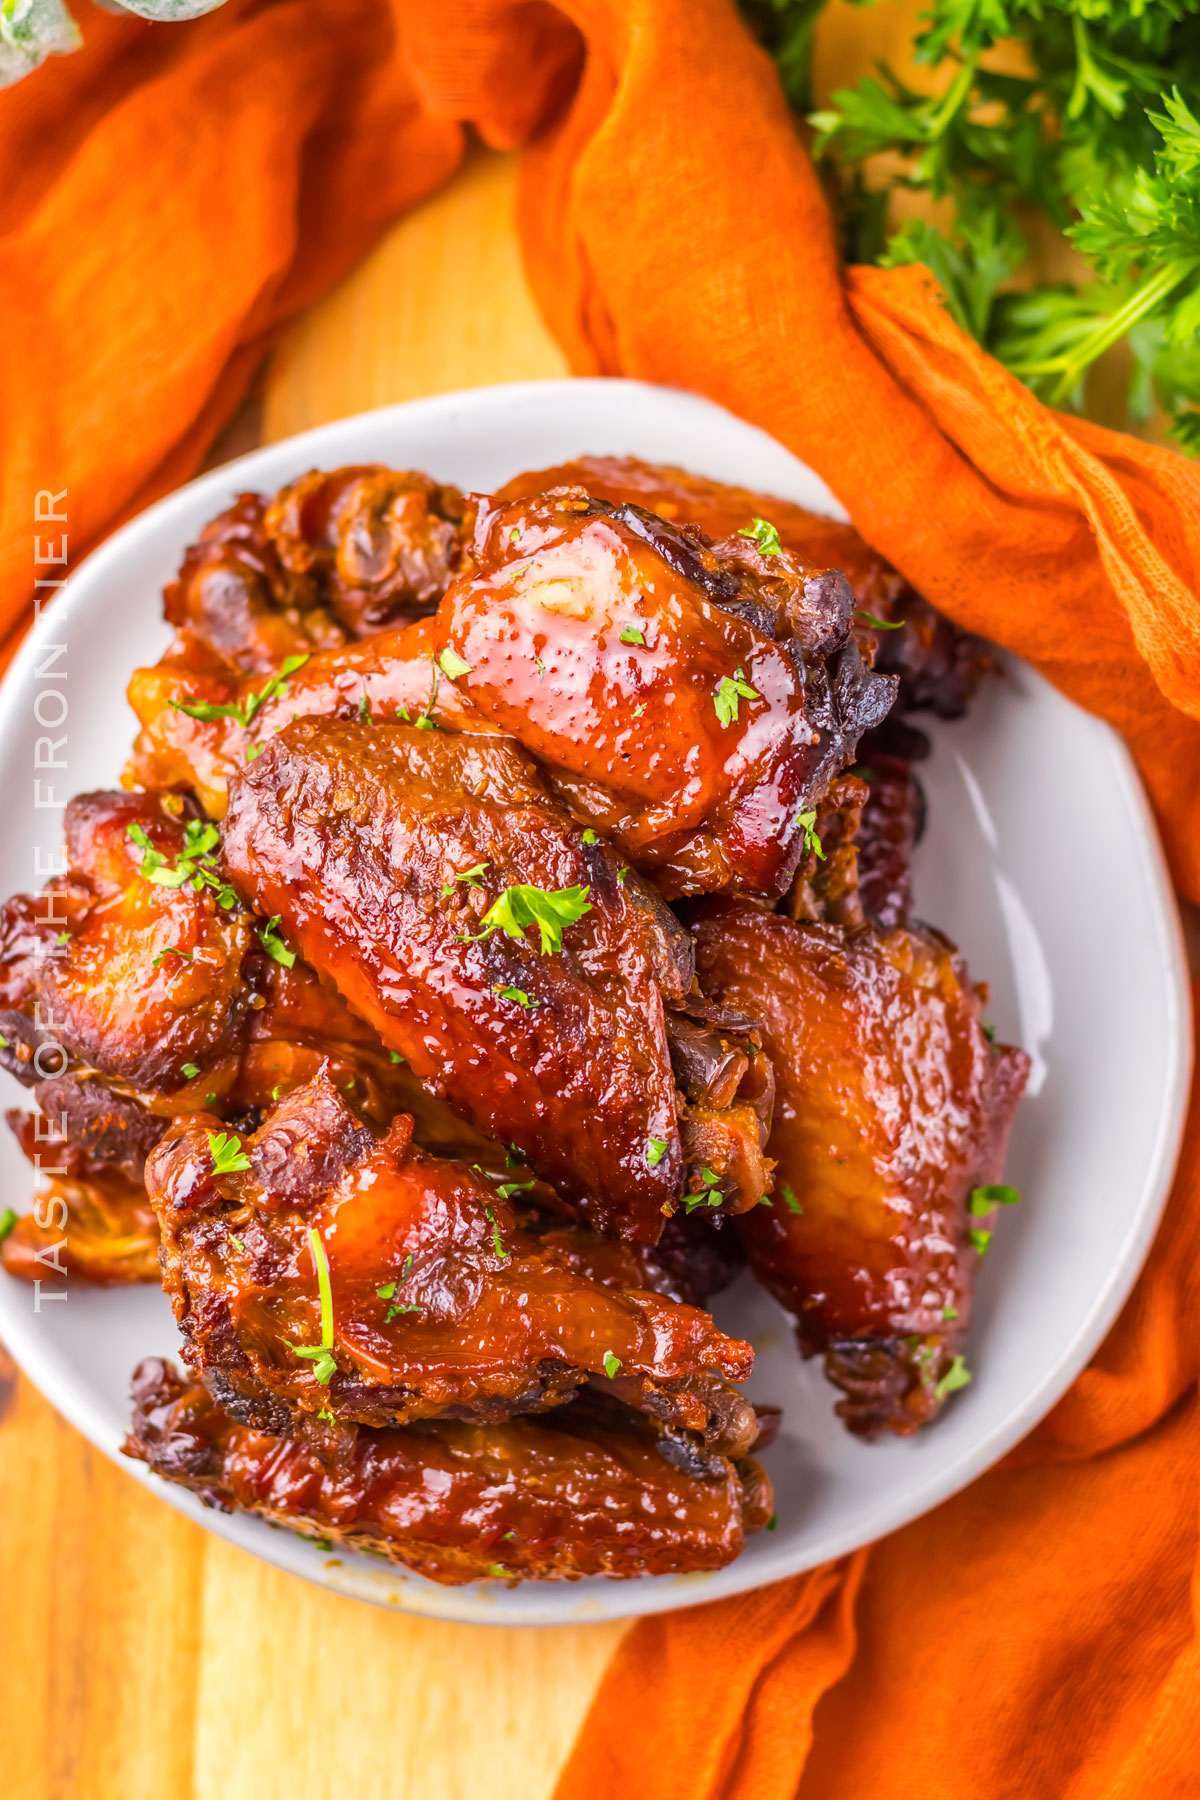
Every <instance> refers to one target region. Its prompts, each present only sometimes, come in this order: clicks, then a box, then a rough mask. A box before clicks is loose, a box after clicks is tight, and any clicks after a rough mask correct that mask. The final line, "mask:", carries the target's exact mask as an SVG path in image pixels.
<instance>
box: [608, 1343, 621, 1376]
mask: <svg viewBox="0 0 1200 1800" xmlns="http://www.w3.org/2000/svg"><path fill="white" fill-rule="evenodd" d="M620 1370H621V1359H620V1357H619V1356H614V1355H613V1353H612V1351H611V1350H606V1351H605V1352H604V1373H605V1374H606V1375H607V1376H608V1379H609V1380H610V1381H611V1380H612V1378H613V1376H614V1375H618V1374H619V1373H620Z"/></svg>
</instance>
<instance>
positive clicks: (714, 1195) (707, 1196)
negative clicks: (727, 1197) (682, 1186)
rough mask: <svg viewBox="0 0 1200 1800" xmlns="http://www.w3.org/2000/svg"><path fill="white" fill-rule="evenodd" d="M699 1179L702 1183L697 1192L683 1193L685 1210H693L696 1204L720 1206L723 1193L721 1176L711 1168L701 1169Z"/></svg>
mask: <svg viewBox="0 0 1200 1800" xmlns="http://www.w3.org/2000/svg"><path fill="white" fill-rule="evenodd" d="M700 1179H701V1181H702V1182H703V1183H704V1186H703V1187H702V1188H701V1190H700V1191H699V1193H695V1194H685V1195H684V1196H683V1205H684V1210H685V1211H686V1212H689V1213H691V1212H695V1210H696V1208H697V1207H698V1206H720V1204H721V1201H722V1200H723V1199H724V1195H723V1194H722V1192H721V1188H720V1181H721V1177H720V1176H719V1175H717V1174H716V1173H715V1172H714V1171H713V1170H712V1169H701V1171H700Z"/></svg>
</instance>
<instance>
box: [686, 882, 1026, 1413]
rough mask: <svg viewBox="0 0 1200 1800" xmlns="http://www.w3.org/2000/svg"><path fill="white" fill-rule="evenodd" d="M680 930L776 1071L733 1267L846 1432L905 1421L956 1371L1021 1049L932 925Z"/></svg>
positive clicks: (723, 917) (936, 1396)
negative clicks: (832, 1392) (759, 1187)
mask: <svg viewBox="0 0 1200 1800" xmlns="http://www.w3.org/2000/svg"><path fill="white" fill-rule="evenodd" d="M693 931H694V936H695V939H696V947H697V961H698V967H699V970H700V973H701V977H702V979H703V980H704V982H705V984H706V985H707V986H708V987H709V989H710V991H712V992H714V993H717V994H719V995H721V996H722V997H723V998H725V999H726V1000H728V1001H729V1002H730V1003H731V1004H734V1005H737V1006H739V1007H744V1008H746V1009H747V1010H752V1011H754V1012H755V1013H756V1014H757V1015H758V1017H759V1019H760V1020H761V1021H762V1025H763V1044H764V1047H765V1049H766V1051H767V1053H768V1055H769V1056H770V1057H771V1060H772V1062H773V1063H774V1066H775V1079H776V1083H777V1101H776V1112H775V1125H774V1128H773V1131H772V1135H771V1143H770V1149H771V1153H772V1155H773V1156H774V1157H775V1159H776V1162H777V1169H776V1179H775V1187H774V1192H773V1195H772V1202H771V1205H770V1206H769V1207H762V1208H757V1209H756V1210H755V1211H754V1212H753V1213H750V1214H747V1215H746V1217H745V1218H744V1219H743V1220H741V1221H739V1230H740V1232H741V1235H742V1238H743V1242H744V1244H745V1246H746V1249H747V1252H748V1254H749V1257H750V1263H751V1267H752V1268H753V1269H754V1271H755V1273H756V1274H757V1275H758V1276H759V1278H760V1279H761V1280H762V1281H763V1282H765V1284H766V1285H767V1286H768V1287H769V1288H770V1289H771V1291H772V1293H774V1295H775V1296H776V1298H777V1299H778V1300H779V1301H780V1302H781V1303H782V1304H783V1305H784V1306H786V1307H787V1308H788V1310H789V1311H791V1312H792V1313H794V1314H795V1315H796V1320H797V1334H798V1337H799V1341H800V1345H801V1348H802V1349H803V1351H804V1352H805V1354H808V1355H811V1354H813V1353H815V1352H823V1353H824V1355H825V1364H826V1369H827V1372H828V1374H829V1376H830V1378H831V1379H832V1380H833V1381H834V1382H835V1383H836V1384H837V1385H838V1386H839V1387H841V1388H842V1389H843V1390H844V1392H845V1394H846V1396H847V1397H846V1398H845V1399H844V1400H842V1401H841V1402H840V1403H839V1406H838V1411H839V1412H840V1413H841V1415H842V1417H843V1418H845V1420H846V1421H847V1423H848V1424H849V1426H850V1428H851V1429H852V1430H853V1431H855V1432H857V1433H859V1434H860V1435H863V1436H872V1435H874V1434H875V1433H876V1432H878V1431H880V1430H883V1429H887V1430H891V1431H894V1432H899V1433H904V1432H908V1431H912V1430H914V1429H915V1428H916V1427H917V1426H919V1425H921V1424H924V1423H925V1422H926V1421H928V1420H929V1419H931V1418H933V1417H934V1416H935V1415H936V1413H937V1412H938V1410H939V1408H940V1406H941V1403H942V1400H943V1399H944V1397H945V1395H946V1394H947V1393H948V1392H951V1391H953V1388H954V1386H956V1385H958V1384H960V1383H961V1381H962V1379H963V1369H962V1363H961V1359H960V1358H959V1356H958V1352H959V1348H960V1346H961V1343H962V1339H963V1334H964V1332H965V1329H966V1325H967V1318H968V1312H969V1308H970V1293H971V1280H972V1275H973V1272H974V1268H975V1265H976V1263H977V1261H978V1258H979V1255H980V1253H981V1252H982V1251H983V1250H984V1249H986V1246H987V1242H988V1239H989V1236H990V1230H989V1228H990V1226H991V1224H992V1222H993V1221H992V1216H991V1215H992V1213H993V1211H994V1209H995V1205H996V1200H997V1192H996V1184H998V1183H999V1179H1000V1175H1001V1171H1002V1168H1003V1161H1004V1152H1005V1147H1006V1144H1007V1140H1008V1133H1009V1128H1010V1125H1011V1123H1012V1117H1013V1112H1014V1110H1015V1107H1016V1104H1017V1101H1018V1099H1019V1098H1020V1095H1021V1090H1022V1088H1023V1087H1024V1084H1025V1079H1026V1075H1027V1073H1028V1067H1029V1063H1028V1058H1027V1057H1026V1056H1025V1054H1024V1052H1023V1051H1021V1050H1016V1049H1012V1048H1010V1047H1008V1046H1005V1045H994V1044H992V1043H991V1042H990V1041H989V1039H988V1037H987V1035H986V1034H985V1032H984V1029H983V1026H982V1023H981V1019H980V1013H981V1010H982V1008H981V999H980V996H979V994H978V992H977V991H976V990H975V989H973V988H972V987H970V986H969V984H968V982H967V978H966V973H965V970H964V969H963V966H962V964H961V962H960V961H959V960H958V958H957V957H956V956H955V954H954V952H953V949H952V947H951V946H950V945H949V944H948V943H947V942H946V941H945V939H943V938H941V937H939V936H938V935H937V934H936V933H933V932H928V931H916V930H910V931H906V930H895V931H883V930H879V929H877V928H874V927H868V928H866V929H864V930H862V931H859V932H847V931H845V930H842V929H839V928H838V927H835V926H830V925H796V924H793V923H792V922H791V921H790V920H788V919H786V918H783V917H780V916H779V915H776V914H768V913H765V912H762V911H759V910H757V909H755V908H753V907H751V906H747V905H743V904H738V903H733V902H726V901H706V902H704V903H702V904H701V905H700V906H699V907H698V908H697V910H696V916H695V919H694V921H693ZM1010 1193H1011V1190H1008V1189H1002V1190H1000V1195H999V1197H1000V1198H1002V1199H1007V1198H1008V1197H1009V1195H1010Z"/></svg>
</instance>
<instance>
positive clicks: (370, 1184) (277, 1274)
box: [146, 1075, 757, 1453]
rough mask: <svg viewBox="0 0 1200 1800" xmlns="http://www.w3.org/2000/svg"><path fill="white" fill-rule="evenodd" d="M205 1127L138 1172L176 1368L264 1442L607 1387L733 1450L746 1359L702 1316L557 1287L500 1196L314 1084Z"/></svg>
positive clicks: (507, 1196)
mask: <svg viewBox="0 0 1200 1800" xmlns="http://www.w3.org/2000/svg"><path fill="white" fill-rule="evenodd" d="M219 1124H220V1121H219V1120H217V1119H215V1118H205V1117H204V1116H203V1115H201V1116H199V1117H196V1118H192V1119H188V1120H180V1121H179V1122H178V1124H177V1125H176V1126H174V1127H173V1128H172V1130H171V1131H170V1132H169V1133H168V1134H167V1136H166V1137H165V1138H164V1139H163V1141H162V1143H161V1144H160V1145H159V1146H158V1148H157V1149H156V1150H155V1151H154V1153H153V1154H152V1156H151V1158H150V1161H149V1163H148V1165H147V1170H146V1186H147V1191H148V1193H149V1196H150V1200H151V1202H152V1204H153V1205H154V1208H155V1211H156V1212H157V1213H158V1217H159V1222H160V1226H161V1230H162V1244H163V1250H162V1264H163V1285H164V1287H165V1288H166V1291H167V1293H168V1294H169V1295H170V1297H171V1300H172V1304H173V1306H174V1308H175V1316H176V1318H177V1320H178V1321H179V1324H180V1327H181V1329H182V1332H183V1336H184V1341H185V1344H186V1346H187V1348H186V1351H185V1354H186V1356H187V1360H188V1361H189V1362H190V1363H191V1364H192V1366H193V1367H195V1368H197V1369H200V1370H203V1371H205V1372H206V1373H207V1374H208V1376H209V1381H210V1386H212V1387H213V1391H214V1392H215V1393H216V1394H217V1397H218V1398H219V1399H220V1400H221V1403H222V1404H223V1405H224V1406H225V1407H226V1409H227V1410H228V1411H230V1412H231V1413H232V1414H233V1415H234V1416H235V1417H237V1418H239V1419H241V1420H243V1422H246V1423H250V1424H254V1425H256V1426H258V1427H260V1428H261V1429H269V1430H272V1431H280V1430H282V1431H283V1432H285V1433H286V1432H287V1431H290V1430H293V1429H295V1428H296V1426H297V1424H300V1425H303V1424H307V1423H310V1422H311V1421H312V1420H313V1419H319V1420H324V1421H327V1422H328V1423H329V1424H331V1425H332V1424H334V1423H347V1422H353V1423H360V1424H367V1425H375V1426H383V1425H400V1424H407V1423H409V1422H410V1421H412V1420H415V1419H424V1418H436V1417H450V1418H474V1419H480V1420H493V1419H505V1418H508V1417H509V1416H511V1415H512V1414H514V1413H520V1412H529V1411H537V1410H540V1409H541V1408H543V1407H545V1406H552V1405H555V1404H556V1403H559V1402H561V1401H563V1400H564V1399H570V1398H571V1397H572V1396H573V1395H574V1394H575V1392H576V1391H577V1389H578V1388H579V1387H580V1386H581V1385H582V1384H583V1383H585V1382H587V1381H589V1380H591V1381H593V1382H596V1383H598V1384H606V1385H608V1386H609V1387H610V1388H611V1389H612V1390H613V1391H615V1392H617V1393H619V1395H620V1397H621V1398H623V1399H626V1400H627V1401H628V1402H629V1403H630V1404H633V1405H636V1406H638V1407H639V1408H640V1409H641V1410H644V1411H645V1412H647V1413H648V1414H650V1415H651V1416H652V1417H654V1418H656V1419H658V1420H660V1421H661V1422H662V1423H663V1424H664V1425H665V1426H666V1427H668V1428H670V1429H672V1430H674V1431H677V1432H688V1431H692V1432H698V1433H699V1434H700V1435H701V1437H702V1438H703V1440H704V1443H705V1446H706V1448H709V1449H713V1450H716V1451H717V1452H726V1451H733V1452H734V1453H740V1452H741V1451H742V1450H744V1449H746V1448H747V1447H748V1445H749V1443H750V1442H751V1441H752V1440H753V1438H754V1436H755V1434H756V1429H757V1427H756V1423H755V1420H754V1412H753V1408H752V1407H751V1406H750V1405H749V1403H748V1402H747V1401H746V1400H744V1399H743V1398H742V1396H741V1395H740V1394H739V1393H737V1391H736V1389H733V1388H731V1387H730V1386H729V1382H730V1381H733V1380H744V1379H745V1378H746V1376H747V1375H748V1374H749V1372H750V1368H751V1365H752V1362H753V1355H752V1352H751V1349H750V1346H749V1344H746V1343H744V1342H742V1341H741V1340H740V1339H733V1338H727V1337H725V1336H724V1335H723V1334H722V1333H721V1332H720V1331H718V1330H717V1328H716V1326H715V1325H714V1324H713V1321H712V1319H711V1318H710V1317H709V1315H708V1314H707V1313H704V1312H701V1311H699V1310H698V1309H697V1308H695V1307H690V1306H682V1305H680V1304H679V1303H678V1302H675V1301H671V1300H667V1299H664V1298H662V1297H661V1296H659V1295H656V1294H652V1293H650V1292H648V1291H647V1290H644V1289H641V1288H631V1289H628V1290H621V1289H618V1288H615V1287H605V1286H602V1285H601V1284H600V1283H598V1282H595V1281H592V1280H590V1279H589V1278H588V1277H587V1276H586V1275H581V1274H578V1273H576V1272H575V1270H574V1269H573V1268H572V1267H571V1266H570V1263H569V1261H568V1260H567V1259H566V1258H563V1257H561V1256H559V1255H558V1253H557V1252H556V1250H555V1249H554V1247H553V1245H552V1244H548V1243H544V1242H542V1241H540V1240H539V1239H537V1238H535V1237H532V1236H531V1235H530V1234H529V1233H528V1232H526V1231H525V1230H524V1229H523V1228H522V1227H521V1225H520V1224H519V1223H518V1220H517V1214H516V1211H515V1209H514V1207H513V1205H512V1200H513V1193H514V1188H517V1187H523V1186H524V1185H525V1184H523V1183H501V1184H500V1185H498V1186H495V1187H493V1186H492V1185H491V1184H489V1183H488V1182H487V1181H486V1180H485V1179H484V1177H483V1176H482V1174H480V1173H477V1172H476V1171H475V1170H473V1169H471V1168H470V1167H468V1166H467V1165H466V1164H465V1163H456V1162H448V1161H443V1160H442V1159H439V1158H436V1157H430V1156H427V1155H426V1154H425V1153H424V1152H422V1151H420V1150H417V1149H416V1148H415V1147H414V1146H413V1145H412V1142H411V1133H412V1121H411V1119H409V1118H407V1117H405V1116H404V1115H401V1116H400V1117H398V1118H397V1119H396V1120H394V1121H393V1123H392V1126H391V1128H390V1130H389V1132H388V1134H387V1136H386V1138H384V1139H383V1140H382V1141H380V1140H377V1139H376V1138H375V1136H374V1135H373V1134H372V1133H371V1132H370V1131H369V1130H368V1129H367V1128H366V1127H365V1126H364V1124H363V1123H362V1121H361V1120H360V1119H359V1118H358V1117H357V1116H356V1115H355V1114H354V1113H353V1112H351V1110H350V1109H349V1107H348V1106H347V1105H346V1103H345V1101H344V1100H343V1099H342V1097H341V1096H340V1095H339V1094H338V1092H337V1090H336V1089H335V1088H334V1087H333V1085H332V1083H331V1082H330V1081H329V1079H328V1077H327V1076H326V1075H321V1076H319V1077H318V1078H317V1080H316V1081H314V1082H311V1083H310V1084H309V1085H308V1086H307V1087H306V1088H302V1089H298V1090H297V1091H296V1092H295V1093H294V1094H292V1095H291V1096H289V1097H288V1098H287V1099H286V1100H283V1101H281V1102H280V1104H279V1105H278V1106H277V1107H276V1108H275V1109H274V1110H273V1111H272V1112H271V1113H270V1114H269V1115H268V1117H267V1119H266V1121H265V1122H264V1124H263V1125H262V1126H260V1128H259V1129H258V1130H257V1131H256V1132H254V1133H252V1134H250V1135H248V1136H245V1137H243V1136H242V1135H240V1134H239V1133H237V1132H234V1131H229V1132H225V1133H221V1132H220V1131H218V1130H217V1129H216V1127H217V1126H218V1125H219Z"/></svg>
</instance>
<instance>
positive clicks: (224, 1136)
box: [205, 1131, 250, 1175]
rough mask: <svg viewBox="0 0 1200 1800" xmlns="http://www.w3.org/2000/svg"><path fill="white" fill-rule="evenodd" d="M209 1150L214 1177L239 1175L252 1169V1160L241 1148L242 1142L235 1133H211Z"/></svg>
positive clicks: (207, 1134) (208, 1134)
mask: <svg viewBox="0 0 1200 1800" xmlns="http://www.w3.org/2000/svg"><path fill="white" fill-rule="evenodd" d="M205 1136H206V1137H207V1138H208V1148H209V1151H210V1153H211V1155H212V1165H213V1174H214V1175H237V1174H239V1173H240V1171H241V1170H243V1169H248V1168H249V1167H250V1158H249V1157H248V1156H247V1155H246V1154H245V1152H244V1151H243V1149H242V1146H241V1140H240V1139H239V1138H237V1137H235V1136H234V1134H233V1132H228V1133H226V1132H224V1131H209V1132H206V1133H205Z"/></svg>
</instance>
